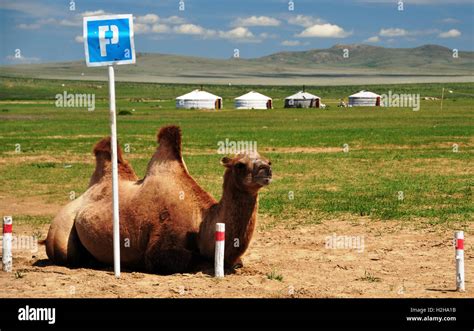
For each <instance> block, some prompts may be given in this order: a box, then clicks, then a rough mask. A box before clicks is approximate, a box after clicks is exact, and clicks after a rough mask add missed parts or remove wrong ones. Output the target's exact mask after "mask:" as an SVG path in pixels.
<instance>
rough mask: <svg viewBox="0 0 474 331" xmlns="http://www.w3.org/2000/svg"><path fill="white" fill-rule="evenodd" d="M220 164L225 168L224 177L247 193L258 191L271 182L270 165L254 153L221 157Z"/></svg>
mask: <svg viewBox="0 0 474 331" xmlns="http://www.w3.org/2000/svg"><path fill="white" fill-rule="evenodd" d="M221 163H222V165H223V166H224V167H226V168H227V170H226V175H227V176H231V177H232V178H233V179H234V182H235V183H236V184H237V185H239V186H240V187H241V188H243V189H245V190H247V191H255V190H259V189H260V188H262V187H263V186H267V185H268V184H270V182H271V181H272V168H271V165H272V163H271V162H270V161H269V160H268V159H266V158H264V157H262V156H260V155H259V154H258V153H256V152H255V153H250V154H239V155H236V156H235V157H233V158H230V157H223V158H222V160H221Z"/></svg>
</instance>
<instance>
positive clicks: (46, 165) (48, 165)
mask: <svg viewBox="0 0 474 331" xmlns="http://www.w3.org/2000/svg"><path fill="white" fill-rule="evenodd" d="M31 166H32V167H35V168H39V169H43V168H56V163H53V162H44V163H32V164H31Z"/></svg>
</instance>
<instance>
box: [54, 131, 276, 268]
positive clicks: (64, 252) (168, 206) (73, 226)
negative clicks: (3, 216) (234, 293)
mask: <svg viewBox="0 0 474 331" xmlns="http://www.w3.org/2000/svg"><path fill="white" fill-rule="evenodd" d="M158 142H159V147H158V148H157V150H156V152H155V153H154V155H153V157H152V158H151V160H150V162H149V164H148V167H147V172H146V175H145V177H144V178H143V179H142V180H137V177H136V175H135V173H134V171H133V169H132V168H131V166H130V165H129V164H128V163H127V162H126V161H125V160H124V159H123V156H122V152H121V151H120V150H119V151H118V162H119V197H120V238H121V243H120V246H121V263H122V264H123V265H125V266H128V267H131V268H137V269H146V270H148V271H150V272H157V273H174V272H184V271H190V270H192V269H193V267H194V266H195V265H196V263H197V262H198V261H199V260H200V259H202V258H203V257H205V258H208V259H213V256H214V245H215V241H214V232H215V223H217V222H222V223H226V252H225V261H226V264H227V265H228V266H233V265H235V264H240V256H241V255H242V254H243V253H244V252H245V250H246V249H247V247H248V245H249V242H250V239H251V237H252V233H253V231H254V228H255V222H256V215H257V206H258V202H257V201H258V200H257V199H258V198H257V194H258V193H257V192H258V190H259V189H260V188H261V187H263V186H265V185H268V184H269V182H270V179H271V169H270V165H269V162H268V161H267V160H265V159H263V158H261V157H260V156H259V155H258V154H255V155H239V156H236V157H235V158H234V159H229V158H224V159H223V160H222V163H223V165H224V166H225V167H226V172H225V175H224V193H223V195H222V199H221V201H219V203H218V202H216V201H215V200H214V198H213V197H212V196H211V195H209V194H208V193H207V192H205V191H204V190H203V189H202V188H201V187H200V186H199V185H198V184H197V183H196V182H195V181H194V179H193V178H192V177H191V175H190V174H189V173H188V171H187V169H186V165H185V163H184V161H183V159H182V156H181V131H180V129H179V128H178V127H176V126H168V127H164V128H162V129H161V130H160V132H159V134H158ZM94 154H95V155H96V169H95V172H94V174H93V176H92V178H91V180H90V186H89V189H88V190H87V191H86V192H85V193H84V194H83V195H81V196H80V197H79V198H78V199H76V200H74V201H72V202H71V203H69V204H68V205H67V206H66V207H65V208H64V209H63V210H62V211H61V212H60V213H59V214H58V216H56V218H55V219H54V220H53V223H52V225H51V227H50V231H49V233H48V238H47V239H46V248H47V254H48V257H49V258H50V259H51V260H53V261H54V262H55V263H58V264H67V265H72V264H80V263H81V262H82V261H83V260H84V258H85V257H87V256H88V255H90V256H92V257H94V258H95V259H96V260H98V261H100V262H103V263H107V264H112V263H113V250H112V208H111V207H112V187H111V186H112V185H111V162H110V155H111V153H110V138H105V139H103V140H101V141H100V142H99V143H98V144H97V145H96V146H95V148H94ZM236 242H238V246H237V247H236V245H235V243H236ZM65 243H67V244H65Z"/></svg>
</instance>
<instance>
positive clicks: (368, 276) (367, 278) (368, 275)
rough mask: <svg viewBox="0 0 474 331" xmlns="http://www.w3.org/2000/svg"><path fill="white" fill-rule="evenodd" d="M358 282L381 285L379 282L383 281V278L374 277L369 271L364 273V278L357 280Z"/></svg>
mask: <svg viewBox="0 0 474 331" xmlns="http://www.w3.org/2000/svg"><path fill="white" fill-rule="evenodd" d="M356 280H361V281H365V282H369V283H379V282H381V281H382V279H381V278H379V277H376V276H374V275H372V274H371V273H370V272H368V271H367V270H366V271H365V273H364V277H360V278H357V279H356Z"/></svg>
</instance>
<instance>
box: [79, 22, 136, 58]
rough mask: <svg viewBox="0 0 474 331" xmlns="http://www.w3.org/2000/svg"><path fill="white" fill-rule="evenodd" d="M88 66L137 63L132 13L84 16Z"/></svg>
mask: <svg viewBox="0 0 474 331" xmlns="http://www.w3.org/2000/svg"><path fill="white" fill-rule="evenodd" d="M84 47H85V51H86V63H87V66H88V67H98V66H106V65H115V64H130V63H135V45H134V42H133V16H132V15H105V16H92V17H84Z"/></svg>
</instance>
